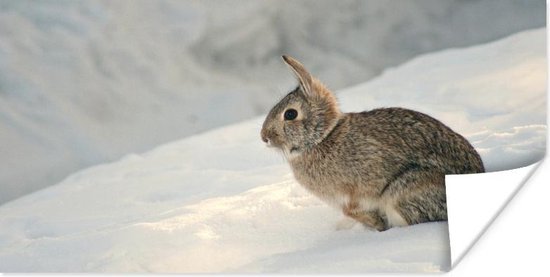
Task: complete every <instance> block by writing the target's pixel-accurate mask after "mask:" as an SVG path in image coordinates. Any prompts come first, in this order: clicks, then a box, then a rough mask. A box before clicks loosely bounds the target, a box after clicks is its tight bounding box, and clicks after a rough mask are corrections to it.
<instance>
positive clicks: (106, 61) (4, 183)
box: [0, 0, 546, 204]
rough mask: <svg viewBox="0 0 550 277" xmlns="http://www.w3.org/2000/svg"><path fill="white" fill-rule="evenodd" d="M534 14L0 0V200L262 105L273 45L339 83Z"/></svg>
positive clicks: (502, 5) (275, 58)
mask: <svg viewBox="0 0 550 277" xmlns="http://www.w3.org/2000/svg"><path fill="white" fill-rule="evenodd" d="M545 17H546V16H545V1H544V0H524V1H518V0H444V1H442V0H409V1H391V2H390V1H384V0H361V1H356V0H340V1H332V0H308V1H305V0H299V1H297V0H294V1H278V0H272V1H268V0H262V1H260V0H239V1H235V0H231V1H227V0H226V1H210V0H208V1H205V0H202V1H199V0H196V1H129V0H127V1H107V0H105V1H89V0H88V1H69V0H55V1H54V0H50V1H46V0H44V1H12V0H0V157H1V160H0V161H1V164H2V166H1V167H0V204H1V203H5V202H7V201H10V200H12V199H15V198H17V197H19V196H22V195H24V194H27V193H30V192H32V191H35V190H37V189H40V188H44V187H47V186H50V185H53V184H55V183H57V182H59V181H61V180H62V179H63V178H65V177H66V176H67V175H69V174H70V173H72V172H75V171H77V170H79V169H82V168H85V167H88V166H91V165H94V164H98V163H104V162H109V161H114V160H117V159H119V158H120V157H121V156H123V155H125V154H127V153H132V152H134V153H136V152H137V153H139V152H144V151H147V150H148V149H151V148H153V147H155V146H157V145H159V144H162V143H165V142H168V141H172V140H177V139H181V138H184V137H186V136H190V135H193V134H196V133H199V132H203V131H206V130H209V129H212V128H215V127H217V126H221V125H225V124H230V123H233V122H238V121H241V120H244V119H248V118H252V117H255V116H259V115H262V114H265V113H267V111H268V110H269V108H270V107H271V106H272V105H273V104H274V103H276V102H277V100H278V99H279V98H280V97H281V96H282V95H284V94H285V93H286V92H287V91H288V89H290V88H291V87H292V86H294V85H295V83H294V82H295V81H294V80H293V77H292V75H291V74H289V72H288V70H287V68H286V67H285V66H284V64H283V63H282V62H281V60H280V55H282V54H290V55H292V56H294V57H296V58H298V59H299V60H301V61H302V62H303V63H304V64H305V65H306V66H307V67H308V69H310V71H311V72H313V73H314V74H315V75H316V76H317V77H319V78H320V79H321V80H323V81H324V82H325V83H326V84H327V85H328V87H330V88H332V89H335V90H337V89H341V88H345V87H348V86H351V85H354V84H358V83H363V82H365V81H367V80H369V79H371V78H373V77H375V76H377V75H378V74H380V73H381V72H383V71H384V70H385V69H387V68H390V67H393V66H396V65H399V64H401V63H403V62H405V61H407V60H409V59H411V58H413V57H415V56H417V55H420V54H423V53H427V52H433V51H437V50H441V49H446V48H454V47H465V46H470V45H475V44H480V43H485V42H488V41H492V40H496V39H499V38H502V37H505V36H508V35H510V34H512V33H515V32H518V31H521V30H525V29H531V28H536V27H542V26H544V25H545ZM258 143H261V141H260V140H259V137H258Z"/></svg>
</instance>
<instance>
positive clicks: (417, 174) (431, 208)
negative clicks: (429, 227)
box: [388, 168, 447, 225]
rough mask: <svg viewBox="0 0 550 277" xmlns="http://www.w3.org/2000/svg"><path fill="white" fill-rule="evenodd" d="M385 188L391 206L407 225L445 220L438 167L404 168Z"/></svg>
mask: <svg viewBox="0 0 550 277" xmlns="http://www.w3.org/2000/svg"><path fill="white" fill-rule="evenodd" d="M388 192H389V193H390V197H391V198H393V201H392V202H393V205H392V206H393V208H394V209H395V211H396V212H397V213H399V214H400V215H401V217H402V218H403V219H404V220H405V221H406V222H407V223H408V224H409V225H410V224H418V223H422V222H429V221H443V220H447V197H446V195H445V174H443V173H441V172H440V171H436V170H430V169H420V168H419V169H413V170H410V171H407V172H405V173H403V174H402V175H401V176H399V178H398V179H396V180H395V181H394V182H392V189H391V190H389V191H388Z"/></svg>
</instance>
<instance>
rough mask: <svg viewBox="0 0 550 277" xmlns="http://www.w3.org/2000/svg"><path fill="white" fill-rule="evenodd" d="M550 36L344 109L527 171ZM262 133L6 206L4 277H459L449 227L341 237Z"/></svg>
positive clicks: (429, 61)
mask: <svg viewBox="0 0 550 277" xmlns="http://www.w3.org/2000/svg"><path fill="white" fill-rule="evenodd" d="M545 36H546V34H545V30H544V29H540V30H534V31H528V32H523V33H520V34H517V35H514V36H511V37H509V38H506V39H504V40H501V41H498V42H495V43H491V44H488V45H483V46H478V47H473V48H468V49H457V50H449V51H444V52H441V53H436V54H431V55H426V56H423V57H420V58H418V59H415V60H413V61H411V62H409V63H407V64H405V65H403V66H400V67H398V68H395V69H392V70H389V71H388V72H386V73H385V74H383V75H382V76H381V77H379V78H377V79H374V80H373V81H371V82H368V83H365V84H363V85H360V86H357V87H354V88H350V89H348V90H343V91H341V92H340V93H339V98H340V100H341V102H342V105H343V108H344V109H345V110H348V111H349V110H364V109H368V108H372V107H378V106H396V105H400V106H405V107H411V108H417V109H418V110H421V111H423V112H427V113H429V114H432V115H434V116H437V117H438V118H440V119H441V120H442V121H443V122H445V123H447V124H448V125H450V126H451V127H452V128H454V129H455V130H456V131H458V132H460V133H463V134H465V135H466V137H468V138H469V139H470V140H472V141H473V143H474V144H475V146H476V147H477V148H478V149H479V150H480V152H481V155H482V158H483V160H484V162H485V163H486V166H487V168H489V169H493V170H496V169H501V168H503V167H505V166H519V165H520V164H523V163H526V162H529V161H531V160H534V159H536V158H540V157H541V156H542V155H543V153H544V147H543V145H544V139H545V137H544V135H543V133H544V130H545V128H546V127H545V125H544V119H545V101H546V99H545V77H546V66H545V47H544V44H545V43H544V41H545ZM281 66H283V65H282V64H281ZM262 121H263V118H256V119H253V120H249V121H246V122H243V123H240V124H236V125H232V126H227V127H224V128H220V129H217V130H213V131H209V132H206V133H203V134H201V135H197V136H193V137H189V138H187V139H184V140H181V141H177V142H173V143H170V144H166V145H163V146H160V147H158V148H157V149H155V150H153V151H150V152H147V153H145V154H142V155H135V154H134V155H129V156H126V157H125V158H123V159H122V160H120V161H118V162H115V163H112V164H104V165H100V166H96V167H93V168H89V169H87V170H84V171H81V172H79V173H77V174H74V175H72V176H70V177H69V178H67V179H66V180H65V181H63V182H61V183H59V184H57V185H55V186H52V187H50V188H48V189H44V190H42V191H38V192H36V193H33V194H30V195H27V196H25V197H23V198H21V199H18V200H16V201H13V202H10V203H8V204H5V205H3V206H0V226H2V228H1V229H0V271H3V272H81V271H85V272H180V273H181V272H284V273H360V272H366V271H392V272H395V271H417V272H418V271H422V272H426V271H429V272H433V271H442V270H446V269H448V267H449V246H448V245H449V244H448V233H447V224H446V223H444V222H440V223H428V224H420V225H415V226H409V227H404V228H393V229H390V230H388V231H386V232H380V233H378V232H372V231H368V230H364V229H363V228H362V227H360V226H358V225H355V226H353V227H351V228H350V229H343V230H337V226H343V225H342V224H340V223H339V221H340V220H341V218H342V216H341V215H340V213H339V212H338V211H336V210H333V209H332V208H330V207H328V206H326V205H325V204H323V203H322V202H320V201H319V200H317V199H316V198H315V197H313V196H311V195H309V194H308V193H307V192H305V191H304V190H303V189H302V188H301V187H300V186H299V185H298V184H297V183H296V182H295V181H294V180H293V178H292V176H291V174H290V171H289V168H288V167H287V165H286V164H285V162H284V160H283V158H282V157H281V156H280V155H279V154H278V153H276V152H273V151H272V150H270V149H266V148H265V146H264V145H263V143H262V142H261V140H260V138H259V130H260V128H261V123H262Z"/></svg>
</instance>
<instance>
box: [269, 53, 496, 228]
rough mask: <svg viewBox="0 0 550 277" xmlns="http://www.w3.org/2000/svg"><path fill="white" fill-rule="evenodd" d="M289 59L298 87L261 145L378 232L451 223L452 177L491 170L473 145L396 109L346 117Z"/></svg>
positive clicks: (276, 112)
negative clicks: (448, 192)
mask: <svg viewBox="0 0 550 277" xmlns="http://www.w3.org/2000/svg"><path fill="white" fill-rule="evenodd" d="M282 58H283V60H284V62H285V63H286V64H287V65H288V66H289V67H290V69H292V71H293V72H294V74H295V75H296V77H297V79H298V82H299V85H298V87H297V88H296V89H294V90H293V91H291V92H290V93H288V94H287V95H286V96H285V97H284V98H283V99H282V100H281V101H280V102H279V103H277V104H276V105H275V106H274V107H273V108H272V109H271V111H270V112H269V113H268V115H267V117H266V119H265V121H264V123H263V125H262V129H261V139H262V140H263V141H264V142H265V143H266V144H267V146H270V147H274V148H276V149H279V150H281V151H282V152H283V155H284V156H285V159H286V160H287V162H288V163H289V164H290V167H291V169H292V172H293V175H294V177H295V178H296V180H297V181H298V183H299V184H300V185H302V186H303V187H305V188H306V190H308V191H309V192H310V193H312V194H313V195H315V196H317V197H318V198H320V199H321V200H323V201H324V202H326V203H328V204H329V205H331V206H334V207H336V208H338V209H341V210H342V211H343V213H344V215H345V216H347V217H350V218H352V219H353V220H355V221H357V222H360V223H362V224H363V225H364V226H365V227H367V228H369V229H374V230H378V231H384V230H387V229H389V228H392V227H398V226H408V225H412V224H418V223H423V222H431V221H446V220H447V205H446V196H445V174H468V173H482V172H484V171H485V169H484V166H483V162H482V160H481V157H480V155H479V154H478V153H477V152H476V150H475V149H474V148H473V147H472V145H471V144H470V143H469V142H468V141H467V140H466V139H465V138H464V137H462V136H461V135H460V134H458V133H456V132H454V131H453V130H451V129H450V128H449V127H447V126H446V125H444V124H443V123H441V122H440V121H438V120H437V119H434V118H433V117H430V116H428V115H426V114H423V113H420V112H417V111H413V110H409V109H404V108H397V107H396V108H378V109H374V110H370V111H364V112H359V113H343V112H341V111H340V109H339V107H338V103H337V100H336V98H335V96H334V94H333V93H332V92H331V91H330V90H329V89H327V88H326V87H325V86H324V85H323V84H322V83H321V82H320V81H319V80H318V79H317V78H315V77H313V76H312V75H311V74H310V73H309V72H308V71H307V70H306V69H305V67H304V66H303V65H302V64H301V63H300V62H298V61H297V60H295V59H294V58H292V57H289V56H282Z"/></svg>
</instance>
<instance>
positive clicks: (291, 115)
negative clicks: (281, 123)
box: [284, 109, 298, 120]
mask: <svg viewBox="0 0 550 277" xmlns="http://www.w3.org/2000/svg"><path fill="white" fill-rule="evenodd" d="M284 116H285V120H294V119H296V117H297V116H298V111H297V110H295V109H288V110H286V111H285V115H284Z"/></svg>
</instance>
